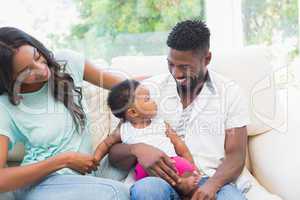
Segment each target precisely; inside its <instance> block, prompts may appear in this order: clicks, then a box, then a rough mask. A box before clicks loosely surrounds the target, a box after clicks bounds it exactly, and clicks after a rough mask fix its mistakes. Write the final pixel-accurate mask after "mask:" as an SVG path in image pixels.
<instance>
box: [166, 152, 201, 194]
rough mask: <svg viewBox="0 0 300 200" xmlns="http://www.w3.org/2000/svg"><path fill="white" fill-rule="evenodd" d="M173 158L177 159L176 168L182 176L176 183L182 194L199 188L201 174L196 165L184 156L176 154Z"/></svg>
mask: <svg viewBox="0 0 300 200" xmlns="http://www.w3.org/2000/svg"><path fill="white" fill-rule="evenodd" d="M172 159H173V160H174V161H175V166H176V169H177V171H178V174H179V175H180V176H181V181H180V183H178V184H177V185H176V189H177V190H178V192H179V193H181V194H182V195H189V194H191V193H192V192H193V191H194V190H195V189H197V188H198V182H199V180H200V178H201V176H200V174H198V173H197V172H196V167H195V166H194V165H193V164H191V163H190V162H189V161H187V160H185V159H184V158H182V157H179V156H176V157H173V158H172Z"/></svg>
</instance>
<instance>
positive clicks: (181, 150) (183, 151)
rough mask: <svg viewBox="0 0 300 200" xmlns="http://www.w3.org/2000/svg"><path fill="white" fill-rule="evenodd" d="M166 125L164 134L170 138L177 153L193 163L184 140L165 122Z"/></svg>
mask: <svg viewBox="0 0 300 200" xmlns="http://www.w3.org/2000/svg"><path fill="white" fill-rule="evenodd" d="M166 127H167V130H166V135H167V136H168V137H169V138H170V140H171V142H172V144H173V145H174V148H175V151H176V153H177V155H178V156H181V157H183V158H184V159H186V160H188V161H189V162H190V163H192V164H194V159H193V156H192V154H191V152H190V150H189V148H188V147H187V146H186V144H185V142H184V141H183V140H182V139H181V138H180V137H179V136H178V135H177V133H176V132H175V131H174V130H173V129H172V128H171V127H170V125H169V124H167V123H166Z"/></svg>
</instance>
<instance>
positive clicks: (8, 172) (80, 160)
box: [0, 135, 97, 192]
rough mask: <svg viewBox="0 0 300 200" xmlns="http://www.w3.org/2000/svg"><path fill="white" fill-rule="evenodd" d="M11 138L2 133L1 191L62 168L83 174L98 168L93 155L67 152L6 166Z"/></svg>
mask: <svg viewBox="0 0 300 200" xmlns="http://www.w3.org/2000/svg"><path fill="white" fill-rule="evenodd" d="M8 144H9V139H8V137H6V136H2V135H0V192H8V191H12V190H15V189H17V188H21V187H24V186H28V185H30V184H33V183H36V182H37V181H39V180H41V179H42V178H44V177H46V176H47V175H49V174H51V173H53V172H55V171H57V170H60V169H62V168H65V167H67V168H71V169H73V170H76V171H78V172H80V173H82V174H84V173H86V172H90V171H92V170H96V168H97V166H96V165H97V164H96V162H94V161H93V157H92V156H87V155H82V154H79V153H76V152H66V153H62V154H60V155H57V156H53V157H51V158H49V159H47V160H44V161H40V162H37V163H35V164H30V165H25V166H18V167H8V168H5V164H6V162H7V157H8Z"/></svg>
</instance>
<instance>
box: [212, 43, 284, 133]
mask: <svg viewBox="0 0 300 200" xmlns="http://www.w3.org/2000/svg"><path fill="white" fill-rule="evenodd" d="M271 60H272V53H271V51H270V48H269V47H264V46H248V47H245V48H242V49H236V50H233V51H231V52H227V51H223V52H222V51H219V52H218V53H217V54H216V55H213V58H212V63H211V64H210V66H209V67H210V69H212V70H214V71H217V72H218V73H220V74H222V75H224V76H226V77H229V78H230V79H232V80H234V81H236V82H237V83H238V84H239V85H240V86H241V87H242V88H243V90H244V92H245V95H246V97H247V99H248V102H249V108H250V109H249V111H250V118H251V124H250V125H249V126H248V132H249V135H256V134H261V133H265V132H267V131H269V130H271V129H273V128H276V127H277V126H278V125H279V124H280V123H281V122H282V121H283V120H284V113H283V111H282V110H280V109H279V108H281V106H280V105H279V104H278V101H277V100H276V98H275V97H276V94H275V90H274V86H275V83H274V72H273V65H272V63H271Z"/></svg>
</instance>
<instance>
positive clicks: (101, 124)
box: [83, 82, 111, 148]
mask: <svg viewBox="0 0 300 200" xmlns="http://www.w3.org/2000/svg"><path fill="white" fill-rule="evenodd" d="M83 95H84V97H85V99H86V102H87V107H88V112H87V115H88V117H89V119H90V123H89V125H88V129H89V133H90V134H91V135H92V140H93V147H94V148H95V147H96V146H97V145H98V144H99V142H101V141H102V140H103V139H104V138H105V137H106V136H107V135H108V134H109V133H110V131H111V128H110V110H109V108H108V106H107V103H106V99H107V95H108V91H107V90H105V89H103V88H100V87H97V86H95V85H92V84H90V83H87V82H84V85H83Z"/></svg>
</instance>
